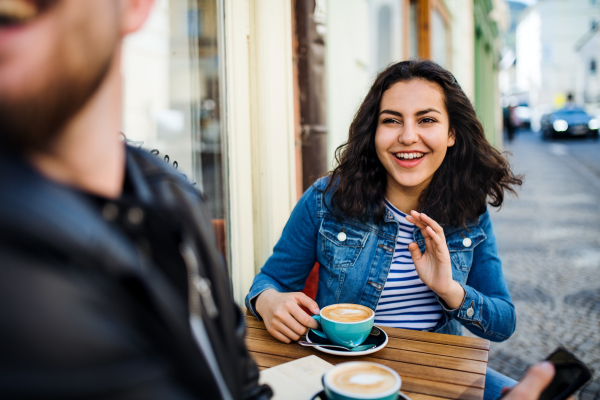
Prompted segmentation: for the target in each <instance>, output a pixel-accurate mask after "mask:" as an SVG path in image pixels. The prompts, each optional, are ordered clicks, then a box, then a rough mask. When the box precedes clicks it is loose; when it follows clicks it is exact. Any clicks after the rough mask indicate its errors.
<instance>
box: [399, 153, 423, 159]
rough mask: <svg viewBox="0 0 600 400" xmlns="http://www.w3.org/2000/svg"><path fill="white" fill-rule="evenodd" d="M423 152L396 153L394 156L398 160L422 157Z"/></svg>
mask: <svg viewBox="0 0 600 400" xmlns="http://www.w3.org/2000/svg"><path fill="white" fill-rule="evenodd" d="M423 156H424V154H423V153H397V154H396V158H398V159H400V160H412V159H413V158H421V157H423Z"/></svg>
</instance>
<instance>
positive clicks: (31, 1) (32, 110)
mask: <svg viewBox="0 0 600 400" xmlns="http://www.w3.org/2000/svg"><path fill="white" fill-rule="evenodd" d="M151 6H152V0H0V321H2V326H1V329H0V346H1V350H0V398H3V399H5V398H6V399H8V398H10V399H17V398H36V399H50V398H60V399H70V398H77V399H86V398H90V399H91V398H93V399H246V398H253V399H259V398H260V399H262V398H265V399H266V398H269V397H270V389H268V387H261V386H259V385H258V383H257V381H258V369H257V367H256V365H255V364H254V363H253V361H252V360H251V358H250V357H249V355H248V352H247V350H246V348H245V345H244V333H245V326H244V319H243V316H242V314H241V311H240V310H239V308H238V307H237V306H236V305H235V304H234V303H233V300H232V296H231V292H230V285H229V281H228V277H227V273H226V270H225V268H224V266H223V265H222V263H221V261H220V258H219V256H218V254H217V252H216V250H215V249H216V246H215V243H214V240H213V234H212V231H211V229H212V228H211V225H210V220H209V217H208V216H207V213H206V211H205V209H204V206H203V205H202V200H201V198H200V196H199V195H198V193H197V192H196V191H195V190H194V189H193V188H192V187H191V186H190V185H189V184H188V183H187V182H186V181H185V179H184V178H182V177H181V175H180V174H178V173H177V172H175V170H173V169H171V168H170V167H169V166H167V165H166V164H165V163H164V162H161V161H159V160H158V159H157V158H156V157H154V156H152V155H150V154H148V153H145V152H143V151H141V150H137V149H131V148H127V147H126V146H125V145H124V144H123V142H122V141H120V140H119V137H118V136H119V131H120V128H121V120H120V116H121V106H120V104H121V76H120V63H121V47H122V42H123V38H124V37H125V36H126V35H127V34H129V33H131V32H134V31H136V30H137V29H138V28H139V27H140V26H141V25H142V24H143V22H144V21H145V19H146V18H147V16H148V14H149V12H150V9H151Z"/></svg>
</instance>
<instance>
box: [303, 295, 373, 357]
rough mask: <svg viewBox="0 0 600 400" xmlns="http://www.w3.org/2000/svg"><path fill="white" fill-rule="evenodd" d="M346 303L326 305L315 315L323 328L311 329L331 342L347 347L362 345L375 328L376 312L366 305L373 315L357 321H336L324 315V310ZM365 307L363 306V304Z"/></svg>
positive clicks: (354, 305)
mask: <svg viewBox="0 0 600 400" xmlns="http://www.w3.org/2000/svg"><path fill="white" fill-rule="evenodd" d="M343 305H344V304H332V305H330V306H327V307H324V308H323V309H322V310H321V312H320V313H319V315H313V318H314V319H316V320H317V321H318V322H319V324H320V325H321V329H322V331H320V330H317V329H311V330H312V331H313V332H314V333H315V334H316V335H317V336H320V337H322V338H324V339H328V340H329V341H330V342H331V343H333V344H337V345H340V346H346V347H356V346H360V345H361V344H362V343H363V342H364V341H365V340H367V337H368V336H369V334H370V333H371V329H372V328H373V321H374V320H375V313H374V312H373V310H371V309H370V308H367V307H365V308H366V309H368V310H369V311H370V314H371V316H370V317H368V318H367V319H364V320H361V321H357V322H341V321H334V320H332V319H330V318H327V317H325V316H324V315H323V311H325V310H327V308H329V307H339V306H343ZM348 306H353V307H356V306H357V305H356V304H348ZM361 307H363V306H361Z"/></svg>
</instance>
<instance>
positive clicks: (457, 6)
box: [446, 0, 475, 102]
mask: <svg viewBox="0 0 600 400" xmlns="http://www.w3.org/2000/svg"><path fill="white" fill-rule="evenodd" d="M446 4H447V5H448V8H449V10H450V13H451V14H452V19H453V21H452V67H451V71H452V74H453V75H454V77H455V78H456V80H457V81H458V83H459V84H460V86H461V87H462V89H463V91H464V92H465V94H466V95H467V97H469V99H471V102H474V101H475V20H474V18H473V0H452V1H447V2H446Z"/></svg>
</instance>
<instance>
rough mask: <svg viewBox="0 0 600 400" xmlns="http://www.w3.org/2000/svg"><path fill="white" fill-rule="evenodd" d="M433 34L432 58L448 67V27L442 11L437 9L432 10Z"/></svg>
mask: <svg viewBox="0 0 600 400" xmlns="http://www.w3.org/2000/svg"><path fill="white" fill-rule="evenodd" d="M432 19H433V21H432V25H433V27H432V35H431V49H432V54H431V59H432V60H433V61H435V62H436V63H438V64H439V65H441V66H442V67H446V68H447V67H448V60H447V58H448V48H449V42H448V39H449V38H448V33H447V32H448V27H447V24H446V21H445V19H444V18H443V17H442V15H441V14H440V12H439V11H438V10H437V9H435V10H433V12H432Z"/></svg>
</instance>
